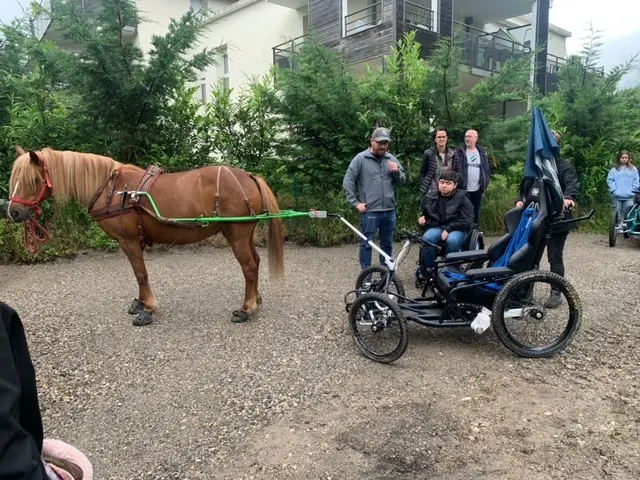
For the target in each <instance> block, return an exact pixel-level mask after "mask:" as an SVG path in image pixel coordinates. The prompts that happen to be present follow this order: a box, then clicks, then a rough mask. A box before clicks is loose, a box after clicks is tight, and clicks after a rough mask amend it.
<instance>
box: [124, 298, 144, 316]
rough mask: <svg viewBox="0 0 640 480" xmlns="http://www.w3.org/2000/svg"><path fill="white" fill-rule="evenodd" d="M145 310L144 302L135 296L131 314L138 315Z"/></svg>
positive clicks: (130, 310) (130, 308) (130, 309)
mask: <svg viewBox="0 0 640 480" xmlns="http://www.w3.org/2000/svg"><path fill="white" fill-rule="evenodd" d="M143 310H144V303H142V302H141V301H140V299H139V298H134V299H133V302H132V303H131V306H130V307H129V311H128V313H129V315H137V314H138V313H140V312H141V311H143Z"/></svg>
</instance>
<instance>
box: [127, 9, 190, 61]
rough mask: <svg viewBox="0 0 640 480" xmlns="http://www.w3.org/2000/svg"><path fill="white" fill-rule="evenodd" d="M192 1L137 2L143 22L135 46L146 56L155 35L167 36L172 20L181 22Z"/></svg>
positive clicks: (139, 26) (139, 27)
mask: <svg viewBox="0 0 640 480" xmlns="http://www.w3.org/2000/svg"><path fill="white" fill-rule="evenodd" d="M190 3H191V2H190V0H136V7H137V8H138V14H139V15H140V17H142V20H143V21H142V22H141V23H140V25H138V38H136V41H135V45H136V46H138V47H140V48H141V49H142V51H143V52H144V53H145V54H146V53H147V52H148V51H149V50H150V49H151V47H152V45H151V38H152V36H153V35H165V34H166V33H167V29H168V28H169V22H170V21H171V18H175V19H176V20H179V19H180V17H182V15H184V14H185V12H186V11H187V10H188V9H189V7H190Z"/></svg>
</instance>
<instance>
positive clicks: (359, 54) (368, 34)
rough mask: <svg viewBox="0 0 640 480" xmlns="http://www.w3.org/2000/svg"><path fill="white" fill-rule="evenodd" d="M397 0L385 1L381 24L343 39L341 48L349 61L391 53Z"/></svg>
mask: <svg viewBox="0 0 640 480" xmlns="http://www.w3.org/2000/svg"><path fill="white" fill-rule="evenodd" d="M395 1H396V0H384V1H383V3H382V18H381V22H380V24H379V25H376V26H375V27H371V28H368V29H367V30H364V31H362V32H359V33H354V34H351V35H349V36H347V37H345V38H343V39H342V41H341V42H340V49H341V51H342V52H343V53H344V55H345V56H346V58H347V61H348V62H349V63H358V62H363V61H365V60H369V59H372V58H379V57H381V56H383V55H388V54H389V52H390V51H391V49H392V48H393V44H394V38H395V35H394V34H395V23H394V3H395Z"/></svg>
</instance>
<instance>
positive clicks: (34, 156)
mask: <svg viewBox="0 0 640 480" xmlns="http://www.w3.org/2000/svg"><path fill="white" fill-rule="evenodd" d="M29 158H31V163H33V164H34V165H36V166H38V167H39V166H40V157H39V156H38V154H37V153H36V152H34V151H33V150H29Z"/></svg>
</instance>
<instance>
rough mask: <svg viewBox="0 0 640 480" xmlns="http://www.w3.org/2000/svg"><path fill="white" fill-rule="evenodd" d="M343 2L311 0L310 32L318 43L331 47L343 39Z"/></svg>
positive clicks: (336, 0)
mask: <svg viewBox="0 0 640 480" xmlns="http://www.w3.org/2000/svg"><path fill="white" fill-rule="evenodd" d="M341 12H342V0H309V30H310V32H311V33H312V34H313V35H315V36H316V38H317V39H318V41H320V42H321V43H324V44H326V45H329V46H333V45H335V44H337V43H339V42H340V38H341V37H342V23H341V18H340V16H341Z"/></svg>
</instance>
